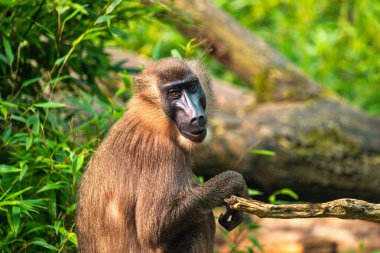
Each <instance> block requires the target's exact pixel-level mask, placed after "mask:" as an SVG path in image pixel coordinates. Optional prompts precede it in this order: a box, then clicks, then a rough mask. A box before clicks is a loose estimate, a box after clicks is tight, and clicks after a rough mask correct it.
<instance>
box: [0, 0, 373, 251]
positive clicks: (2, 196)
mask: <svg viewBox="0 0 380 253" xmlns="http://www.w3.org/2000/svg"><path fill="white" fill-rule="evenodd" d="M214 2H215V3H216V4H217V5H218V6H220V7H221V8H223V9H225V10H226V11H227V12H229V13H230V14H231V15H232V16H234V17H235V18H236V19H237V20H239V21H240V22H241V24H243V25H244V26H246V27H247V28H249V29H251V30H252V31H253V32H255V33H256V34H258V35H260V36H261V37H263V38H264V39H265V40H266V41H267V42H268V43H270V44H271V45H272V46H273V47H274V48H276V49H277V50H278V51H279V52H280V53H282V54H283V55H285V56H286V57H287V58H288V59H289V60H291V61H292V62H293V63H294V64H296V65H298V66H299V67H300V68H301V69H303V70H304V71H305V72H306V73H307V74H309V75H310V76H311V77H312V78H314V79H315V80H317V81H318V82H319V83H320V84H321V85H323V86H325V87H327V88H328V89H330V90H332V91H335V92H337V93H338V94H340V95H342V96H343V97H344V98H346V99H347V100H349V101H350V102H351V103H352V104H354V105H355V106H357V107H358V108H361V109H363V110H365V111H367V112H368V113H370V114H373V115H380V92H379V91H380V69H379V68H380V54H379V52H380V36H379V32H380V19H379V17H380V2H379V1H370V0H361V1H354V0H352V1H350V0H347V1H327V0H326V1H317V0H308V1H294V0H283V1H280V0H257V1H249V0H235V1H229V0H215V1H214ZM166 12H170V8H169V7H167V6H164V5H160V4H158V5H154V6H145V5H142V4H141V3H140V2H139V1H136V0H130V1H121V0H115V1H113V0H112V1H106V0H98V1H93V2H90V1H84V0H81V1H69V0H63V1H62V0H40V1H34V0H0V38H1V41H0V122H1V123H0V135H1V141H0V251H1V252H44V251H47V252H50V251H53V252H74V251H75V249H76V236H75V233H74V231H73V225H74V214H75V207H76V203H75V195H76V190H77V187H78V182H79V180H80V177H81V174H82V171H83V169H84V167H85V165H86V162H87V161H88V158H89V157H90V156H91V154H92V153H93V152H94V149H95V147H96V146H97V145H98V144H99V141H100V140H101V139H102V138H103V137H104V135H105V134H106V132H107V130H108V129H109V126H110V125H111V124H112V123H113V122H114V121H115V120H117V119H118V118H119V117H120V116H121V114H122V113H123V108H122V107H121V106H120V105H119V104H118V103H116V102H115V99H122V100H124V101H126V100H127V99H128V98H129V97H130V96H131V91H130V87H131V86H130V80H131V78H130V73H133V72H134V71H136V70H130V69H123V68H121V67H120V65H119V64H114V65H113V64H111V63H110V59H109V57H108V56H107V54H106V53H105V48H106V47H109V46H117V47H121V48H123V49H125V50H128V51H132V52H135V53H138V54H140V55H144V56H147V57H152V58H154V59H158V58H160V57H165V56H170V55H173V54H174V55H178V54H180V55H182V56H184V57H185V56H186V57H203V56H204V52H203V50H202V49H200V48H198V47H197V46H196V45H197V42H194V41H190V43H189V40H188V39H186V38H185V37H183V36H182V35H181V34H180V33H179V32H178V31H177V30H176V29H175V27H174V24H173V23H171V21H168V20H166V19H165V18H164V16H165V13H166ZM194 45H195V46H194ZM205 61H206V64H207V66H208V68H209V69H210V71H211V72H212V74H213V75H215V76H217V77H219V78H222V79H224V80H227V81H230V82H233V83H235V84H237V85H239V84H241V83H242V82H241V81H240V80H239V79H238V78H237V77H236V76H235V75H234V74H232V73H231V72H229V71H228V70H226V69H225V68H224V67H223V66H222V65H221V64H220V63H218V62H216V61H215V60H213V59H211V58H210V57H207V56H206V59H205ZM110 73H118V74H120V75H121V76H122V77H123V81H124V83H123V85H122V87H120V89H119V90H118V92H116V94H113V95H109V94H107V93H105V92H104V91H102V89H101V87H100V86H99V84H100V83H103V82H104V83H106V82H112V80H113V79H112V75H110ZM253 227H254V226H253V225H252V226H251V228H253ZM252 240H253V246H254V247H258V246H257V245H259V244H258V243H257V241H255V239H252ZM255 245H256V246H255Z"/></svg>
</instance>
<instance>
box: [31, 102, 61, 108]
mask: <svg viewBox="0 0 380 253" xmlns="http://www.w3.org/2000/svg"><path fill="white" fill-rule="evenodd" d="M33 106H34V107H39V108H59V107H65V106H66V104H64V103H58V102H44V103H37V104H34V105H33Z"/></svg>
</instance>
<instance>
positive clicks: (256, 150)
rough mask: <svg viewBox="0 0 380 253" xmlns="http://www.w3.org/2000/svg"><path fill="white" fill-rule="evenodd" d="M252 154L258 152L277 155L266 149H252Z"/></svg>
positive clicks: (257, 153) (259, 153) (258, 153)
mask: <svg viewBox="0 0 380 253" xmlns="http://www.w3.org/2000/svg"><path fill="white" fill-rule="evenodd" d="M250 153H251V154H256V155H267V156H275V155H276V153H275V152H273V151H270V150H264V149H252V150H251V151H250Z"/></svg>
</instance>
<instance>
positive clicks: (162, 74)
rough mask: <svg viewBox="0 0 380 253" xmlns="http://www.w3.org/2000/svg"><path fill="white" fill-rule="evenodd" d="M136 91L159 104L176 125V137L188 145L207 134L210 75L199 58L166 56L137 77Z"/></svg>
mask: <svg viewBox="0 0 380 253" xmlns="http://www.w3.org/2000/svg"><path fill="white" fill-rule="evenodd" d="M136 82H137V83H138V86H137V89H136V94H137V95H138V96H141V97H143V98H144V99H145V100H147V101H150V102H151V103H153V104H155V105H158V106H159V108H161V110H162V112H163V113H164V114H165V116H166V117H167V118H168V119H169V120H170V121H171V122H172V123H174V125H175V126H176V129H177V131H178V133H179V135H180V136H179V137H180V138H178V140H179V142H181V143H182V144H184V143H185V145H186V146H189V143H188V142H189V141H190V142H191V143H193V144H199V143H202V142H204V140H205V139H206V136H207V132H208V128H207V123H208V118H207V115H208V113H209V111H207V110H206V108H207V107H208V102H209V101H211V100H212V99H211V97H212V94H211V87H210V79H209V77H208V75H207V73H206V71H205V70H204V68H203V67H202V65H201V64H200V63H199V62H198V61H185V60H179V59H175V58H165V59H161V60H160V61H158V62H156V63H153V64H152V65H150V66H149V67H147V68H146V69H145V70H144V71H143V72H142V73H141V74H140V75H139V76H138V77H137V78H136ZM184 138H185V139H184Z"/></svg>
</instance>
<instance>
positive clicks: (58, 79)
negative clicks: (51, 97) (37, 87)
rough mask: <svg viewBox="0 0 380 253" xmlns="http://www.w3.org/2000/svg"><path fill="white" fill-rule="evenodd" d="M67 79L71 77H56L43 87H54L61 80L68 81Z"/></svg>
mask: <svg viewBox="0 0 380 253" xmlns="http://www.w3.org/2000/svg"><path fill="white" fill-rule="evenodd" d="M68 78H71V76H69V75H64V76H60V77H57V78H54V79H52V80H50V81H49V82H47V83H45V85H46V86H50V85H54V84H56V83H58V82H60V81H62V80H65V79H68Z"/></svg>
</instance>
